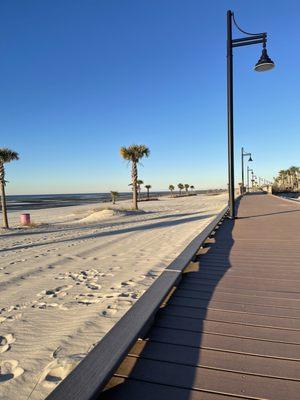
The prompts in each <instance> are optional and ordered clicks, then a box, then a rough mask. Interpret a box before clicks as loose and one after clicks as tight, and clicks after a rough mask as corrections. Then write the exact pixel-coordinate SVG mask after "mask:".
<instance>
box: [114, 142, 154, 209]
mask: <svg viewBox="0 0 300 400" xmlns="http://www.w3.org/2000/svg"><path fill="white" fill-rule="evenodd" d="M120 155H121V157H123V158H124V159H125V160H128V161H130V162H131V179H132V190H133V192H132V194H133V195H132V202H133V209H134V210H138V204H137V185H138V169H137V165H138V163H139V161H140V159H142V158H143V157H149V155H150V150H149V148H148V147H146V146H145V145H143V144H141V145H137V144H132V145H131V146H129V147H121V148H120Z"/></svg>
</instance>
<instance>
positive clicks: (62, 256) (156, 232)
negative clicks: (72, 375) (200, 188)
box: [0, 194, 227, 400]
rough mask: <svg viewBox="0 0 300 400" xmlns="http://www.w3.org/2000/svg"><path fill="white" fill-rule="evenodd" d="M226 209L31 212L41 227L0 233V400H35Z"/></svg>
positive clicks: (195, 202) (221, 198)
mask: <svg viewBox="0 0 300 400" xmlns="http://www.w3.org/2000/svg"><path fill="white" fill-rule="evenodd" d="M226 200H227V198H226V195H225V194H221V195H218V196H206V195H198V196H193V197H189V198H178V199H170V198H162V199H161V200H159V201H151V202H148V203H146V202H144V203H141V206H140V207H141V209H142V212H140V213H138V214H134V213H126V212H119V213H117V214H116V215H115V213H114V212H111V211H105V212H102V211H99V210H98V211H96V213H97V214H94V215H93V216H92V217H91V216H90V215H91V213H92V212H93V209H95V205H92V206H91V205H90V206H86V205H84V206H77V207H67V208H56V209H50V210H40V211H33V212H32V213H31V214H32V219H33V220H34V221H35V222H37V223H39V222H44V223H48V225H43V226H40V227H36V228H30V229H22V230H17V229H13V230H11V231H9V232H3V231H2V232H0V238H1V251H0V290H1V305H0V307H1V308H0V368H1V372H0V398H1V399H2V400H8V399H9V400H24V399H28V398H30V399H33V400H38V399H44V398H45V397H46V395H47V393H49V392H50V391H51V390H52V389H53V388H54V387H55V385H56V384H57V382H59V381H60V380H61V379H63V378H64V376H65V375H66V374H67V373H68V372H69V371H70V370H71V369H72V368H73V367H74V366H75V365H76V363H77V362H78V361H80V359H82V357H84V356H85V355H86V354H87V352H88V351H89V349H91V348H92V346H93V345H94V344H95V343H97V341H99V340H100V339H101V337H103V335H104V334H105V333H106V332H107V331H108V330H109V329H110V328H111V327H112V326H113V325H114V324H115V323H116V321H117V320H118V319H119V318H120V317H121V316H122V315H123V314H124V312H126V310H128V308H129V307H130V306H131V305H132V304H133V303H134V302H135V301H136V300H137V299H138V298H139V297H140V296H141V295H142V294H143V292H144V291H145V290H146V289H147V288H148V287H149V286H150V285H151V283H152V282H153V280H154V279H156V277H157V276H158V275H159V274H160V272H161V271H162V269H163V268H165V267H166V266H167V265H168V264H169V263H170V262H171V261H172V260H173V259H174V258H175V257H176V256H177V255H178V254H179V253H180V251H181V250H182V249H183V248H184V247H185V246H186V245H187V244H188V243H189V242H190V241H191V240H192V238H193V237H194V236H196V235H197V234H198V233H199V231H201V230H202V229H203V227H204V226H206V225H207V224H208V223H209V221H210V220H211V219H212V218H213V217H214V215H215V214H216V213H217V212H218V211H219V210H220V209H221V208H223V207H224V205H225V204H226ZM106 206H107V204H106ZM120 206H121V207H124V208H126V207H129V202H122V204H117V205H116V208H117V207H119V208H120ZM143 211H144V212H143ZM87 217H88V218H87ZM18 219H19V213H16V212H13V213H11V215H10V220H11V222H12V225H14V226H16V224H17V223H18ZM32 390H33V392H32ZM31 392H32V393H31ZM30 393H31V395H30ZM29 396H30V397H29Z"/></svg>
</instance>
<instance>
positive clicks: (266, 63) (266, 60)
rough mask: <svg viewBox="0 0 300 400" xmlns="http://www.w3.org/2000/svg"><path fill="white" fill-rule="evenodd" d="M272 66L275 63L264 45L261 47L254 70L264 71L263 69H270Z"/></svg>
mask: <svg viewBox="0 0 300 400" xmlns="http://www.w3.org/2000/svg"><path fill="white" fill-rule="evenodd" d="M274 67H275V64H274V62H273V61H272V60H271V58H270V57H269V56H268V53H267V49H266V48H265V46H264V47H263V49H262V53H261V56H260V59H259V60H258V61H257V63H256V64H255V67H254V70H255V71H257V72H264V71H270V70H271V69H273V68H274Z"/></svg>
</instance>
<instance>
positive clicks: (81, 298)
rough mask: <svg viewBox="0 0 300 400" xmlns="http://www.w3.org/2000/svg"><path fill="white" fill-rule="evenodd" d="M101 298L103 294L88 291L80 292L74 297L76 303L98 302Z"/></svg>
mask: <svg viewBox="0 0 300 400" xmlns="http://www.w3.org/2000/svg"><path fill="white" fill-rule="evenodd" d="M102 298H103V296H102V295H101V293H88V294H82V293H81V294H79V295H77V296H76V297H75V299H76V300H77V303H78V304H85V305H89V304H96V303H100V301H101V299H102Z"/></svg>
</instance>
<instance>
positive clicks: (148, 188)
mask: <svg viewBox="0 0 300 400" xmlns="http://www.w3.org/2000/svg"><path fill="white" fill-rule="evenodd" d="M145 188H146V189H147V199H148V200H149V190H150V189H151V185H145Z"/></svg>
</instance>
